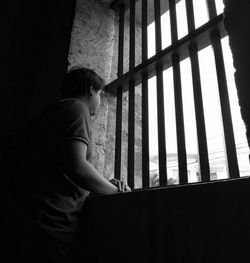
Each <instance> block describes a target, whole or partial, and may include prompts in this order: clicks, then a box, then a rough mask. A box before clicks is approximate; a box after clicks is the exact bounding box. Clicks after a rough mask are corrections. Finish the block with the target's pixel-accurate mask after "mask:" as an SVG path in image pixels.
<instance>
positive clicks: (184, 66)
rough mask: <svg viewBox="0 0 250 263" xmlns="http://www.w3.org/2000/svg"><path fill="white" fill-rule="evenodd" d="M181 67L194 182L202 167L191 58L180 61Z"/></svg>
mask: <svg viewBox="0 0 250 263" xmlns="http://www.w3.org/2000/svg"><path fill="white" fill-rule="evenodd" d="M180 68H181V85H182V101H183V115H184V125H185V139H186V152H187V170H188V182H190V183H194V182H198V181H199V180H200V169H199V154H198V143H197V129H196V119H195V109H194V93H193V81H192V72H191V63H190V59H189V58H187V59H185V60H183V61H182V62H181V63H180Z"/></svg>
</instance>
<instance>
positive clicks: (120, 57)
mask: <svg viewBox="0 0 250 263" xmlns="http://www.w3.org/2000/svg"><path fill="white" fill-rule="evenodd" d="M124 13H125V8H124V5H123V4H121V5H120V8H119V43H118V45H119V46H118V78H120V77H121V76H122V75H123V49H124ZM121 143H122V86H118V88H117V98H116V136H115V174H114V177H115V178H116V179H118V180H120V179H121Z"/></svg>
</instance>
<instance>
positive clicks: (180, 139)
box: [169, 0, 188, 184]
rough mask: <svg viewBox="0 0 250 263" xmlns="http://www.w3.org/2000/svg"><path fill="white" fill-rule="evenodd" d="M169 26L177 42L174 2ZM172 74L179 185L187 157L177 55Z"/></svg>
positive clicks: (170, 6)
mask: <svg viewBox="0 0 250 263" xmlns="http://www.w3.org/2000/svg"><path fill="white" fill-rule="evenodd" d="M169 11H170V25H171V37H172V43H174V42H175V41H177V40H178V32H177V20H176V6H175V0H169ZM172 61H173V74H174V98H175V114H176V133H177V148H178V167H179V180H180V184H185V183H187V182H188V177H187V155H186V143H185V131H184V117H183V105H182V92H181V73H180V59H179V55H178V54H173V56H172Z"/></svg>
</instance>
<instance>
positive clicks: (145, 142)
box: [141, 0, 150, 188]
mask: <svg viewBox="0 0 250 263" xmlns="http://www.w3.org/2000/svg"><path fill="white" fill-rule="evenodd" d="M147 9H148V8H147V0H142V17H141V19H142V62H143V61H145V60H147V52H148V34H147V32H148V31H147V26H148V21H147ZM149 178H150V172H149V127H148V74H147V73H143V74H142V187H143V188H145V187H149V185H150V183H149Z"/></svg>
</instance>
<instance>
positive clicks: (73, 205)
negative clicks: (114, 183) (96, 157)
mask: <svg viewBox="0 0 250 263" xmlns="http://www.w3.org/2000/svg"><path fill="white" fill-rule="evenodd" d="M29 132H30V136H28V143H27V144H26V147H25V149H26V150H25V151H24V152H25V153H24V154H23V155H22V156H21V157H22V159H23V160H22V164H23V169H24V171H25V172H24V176H22V185H23V186H22V187H24V189H25V191H26V196H27V197H28V198H27V200H28V204H29V206H30V209H31V211H32V213H33V214H34V217H35V221H36V223H37V225H38V226H39V227H40V228H41V229H43V230H44V231H45V232H46V233H47V234H48V235H51V236H53V238H56V239H58V240H60V241H63V242H67V241H68V240H71V239H72V236H73V235H74V233H75V231H76V229H77V226H78V215H79V213H80V211H81V209H82V206H83V203H84V201H85V199H86V197H87V196H88V194H89V192H88V191H87V190H85V189H83V188H81V187H79V186H78V185H76V184H75V183H74V182H72V181H71V180H70V178H69V177H68V175H67V174H66V173H65V172H64V171H63V169H62V166H61V163H60V160H59V156H60V155H59V152H60V151H61V149H62V145H63V144H64V143H65V141H68V140H72V141H74V140H75V141H79V142H80V143H85V144H86V145H87V160H88V159H89V158H90V157H91V154H92V150H91V128H90V114H89V110H88V108H87V106H86V105H85V104H84V103H83V102H82V101H80V100H78V99H65V100H61V101H59V102H57V103H55V104H53V105H52V106H50V107H49V108H48V109H47V110H46V111H45V112H44V113H43V114H42V115H41V116H40V117H39V118H38V119H37V120H36V121H35V122H34V123H33V125H32V126H31V128H30V131H29Z"/></svg>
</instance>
